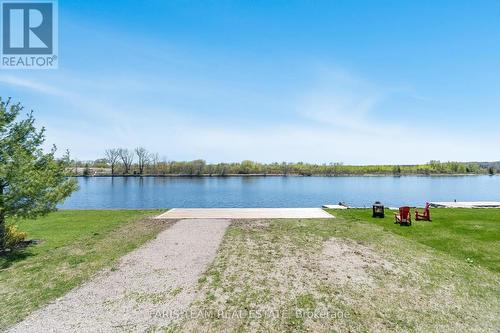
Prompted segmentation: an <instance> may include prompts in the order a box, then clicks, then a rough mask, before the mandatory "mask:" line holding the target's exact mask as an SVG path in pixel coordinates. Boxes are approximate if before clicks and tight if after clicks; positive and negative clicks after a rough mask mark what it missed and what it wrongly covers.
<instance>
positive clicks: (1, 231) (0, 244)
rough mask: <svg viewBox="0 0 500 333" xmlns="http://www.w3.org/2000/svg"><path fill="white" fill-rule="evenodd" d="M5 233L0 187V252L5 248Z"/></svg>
mask: <svg viewBox="0 0 500 333" xmlns="http://www.w3.org/2000/svg"><path fill="white" fill-rule="evenodd" d="M6 242H7V234H6V230H5V212H4V210H3V187H0V252H3V251H4V250H5V246H6Z"/></svg>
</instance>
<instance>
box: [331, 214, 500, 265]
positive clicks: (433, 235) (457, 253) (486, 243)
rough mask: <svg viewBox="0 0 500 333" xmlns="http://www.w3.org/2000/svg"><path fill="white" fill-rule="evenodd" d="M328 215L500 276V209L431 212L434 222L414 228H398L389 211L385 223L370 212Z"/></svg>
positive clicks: (418, 223)
mask: <svg viewBox="0 0 500 333" xmlns="http://www.w3.org/2000/svg"><path fill="white" fill-rule="evenodd" d="M328 211H329V212H330V213H332V214H333V215H336V216H338V217H342V218H344V219H346V220H348V221H353V222H354V221H355V222H360V223H368V224H375V225H378V226H381V227H382V228H383V229H384V230H386V231H389V232H391V233H394V234H397V235H400V236H403V237H405V238H409V239H411V240H413V241H416V242H419V243H421V244H424V245H427V246H430V247H432V248H434V249H436V250H439V251H442V252H445V253H447V254H450V255H452V256H453V257H455V258H457V259H459V260H461V261H464V262H468V263H470V264H473V265H480V266H483V267H486V268H488V269H490V270H492V271H495V272H497V273H500V209H460V208H457V209H432V208H431V217H432V222H427V221H413V224H412V225H411V226H410V227H405V226H400V225H398V224H394V223H393V221H394V214H393V213H392V212H391V211H389V210H386V217H385V218H384V219H376V218H372V217H371V210H368V209H349V210H335V211H332V210H328ZM412 213H413V210H412ZM413 214H414V213H413ZM413 217H414V216H412V218H413Z"/></svg>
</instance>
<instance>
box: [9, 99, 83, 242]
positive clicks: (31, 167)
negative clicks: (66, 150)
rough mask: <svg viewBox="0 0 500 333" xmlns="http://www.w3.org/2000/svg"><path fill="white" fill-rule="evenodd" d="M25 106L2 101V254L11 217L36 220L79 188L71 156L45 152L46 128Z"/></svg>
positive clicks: (52, 209) (53, 151)
mask: <svg viewBox="0 0 500 333" xmlns="http://www.w3.org/2000/svg"><path fill="white" fill-rule="evenodd" d="M22 110H23V107H22V106H21V105H20V104H19V103H18V104H12V103H10V99H9V100H7V101H4V100H2V99H1V98H0V252H2V251H4V250H5V245H6V232H5V228H6V227H5V223H6V219H7V218H8V217H22V218H35V217H37V216H40V215H44V214H47V213H49V212H51V211H54V210H55V209H56V205H57V203H59V202H61V201H63V200H64V199H65V198H67V197H68V196H69V195H70V194H71V193H72V192H73V191H75V190H76V189H77V184H76V181H75V180H73V179H68V177H67V167H68V166H69V155H67V156H66V157H65V158H64V159H62V160H57V159H56V158H55V157H54V154H55V147H53V148H52V150H51V151H50V153H44V151H43V149H42V145H43V143H44V141H45V136H44V129H43V128H42V129H41V130H37V129H36V128H35V126H34V123H35V119H34V118H33V114H32V113H29V114H28V115H27V117H26V118H25V119H18V116H19V113H20V112H21V111H22Z"/></svg>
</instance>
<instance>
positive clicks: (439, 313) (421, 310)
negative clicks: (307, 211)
mask: <svg viewBox="0 0 500 333" xmlns="http://www.w3.org/2000/svg"><path fill="white" fill-rule="evenodd" d="M332 213H333V214H334V215H336V216H337V218H336V219H334V220H321V219H315V220H291V219H286V220H253V221H248V220H247V221H233V222H232V224H231V226H230V227H229V229H228V231H227V232H226V235H225V238H224V240H223V242H222V244H221V247H220V249H219V252H218V255H217V257H216V259H215V260H214V262H213V263H212V265H211V266H210V268H209V269H208V271H207V272H206V273H205V274H204V276H203V277H202V278H201V279H200V281H199V289H200V295H202V296H201V297H200V298H199V299H198V300H197V301H195V302H194V303H193V304H192V305H191V308H190V313H196V314H203V315H202V316H199V315H198V316H194V317H193V316H187V317H185V318H184V319H183V320H181V321H180V322H177V323H175V324H173V325H170V326H169V327H167V328H166V329H167V330H170V331H185V332H192V331H228V332H246V331H254V332H263V331H266V332H299V331H307V332H368V331H378V332H393V331H407V332H497V331H498V329H499V327H500V320H499V317H498V313H500V274H499V272H498V255H499V251H498V249H499V248H498V246H499V244H498V240H499V236H498V235H499V230H500V215H499V213H500V211H498V210H448V209H443V210H441V209H440V210H437V209H434V210H431V213H432V214H433V218H434V221H433V222H430V223H429V222H415V224H414V225H413V226H411V227H400V226H399V225H394V224H393V223H392V219H391V217H392V216H388V217H386V218H385V219H383V220H376V219H372V218H371V217H370V211H369V210H348V211H333V212H332ZM467 258H470V259H471V260H467Z"/></svg>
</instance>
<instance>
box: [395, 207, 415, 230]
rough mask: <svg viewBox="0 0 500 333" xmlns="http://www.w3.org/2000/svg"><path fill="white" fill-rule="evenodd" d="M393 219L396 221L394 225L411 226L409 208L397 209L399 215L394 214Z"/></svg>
mask: <svg viewBox="0 0 500 333" xmlns="http://www.w3.org/2000/svg"><path fill="white" fill-rule="evenodd" d="M394 218H395V219H396V221H395V222H394V223H399V224H401V225H403V224H406V225H411V214H410V207H408V206H405V207H399V214H398V213H396V214H394Z"/></svg>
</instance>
